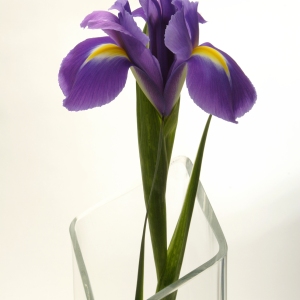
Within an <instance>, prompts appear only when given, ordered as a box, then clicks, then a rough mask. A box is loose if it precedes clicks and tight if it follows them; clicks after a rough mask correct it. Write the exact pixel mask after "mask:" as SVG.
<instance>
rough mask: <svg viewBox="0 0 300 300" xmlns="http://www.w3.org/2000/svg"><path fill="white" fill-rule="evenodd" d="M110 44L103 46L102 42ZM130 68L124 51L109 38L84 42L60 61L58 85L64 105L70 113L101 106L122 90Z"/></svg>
mask: <svg viewBox="0 0 300 300" xmlns="http://www.w3.org/2000/svg"><path fill="white" fill-rule="evenodd" d="M108 40H109V41H110V43H104V41H108ZM130 66H131V62H130V61H129V59H128V57H127V55H126V53H125V51H124V50H123V49H121V48H120V47H118V46H117V45H116V44H114V43H113V42H112V40H111V39H110V38H96V39H89V40H86V41H84V42H82V43H80V44H79V45H77V46H76V47H75V48H74V49H73V50H72V51H71V52H70V53H69V54H68V56H67V57H66V58H65V59H64V60H63V62H62V66H61V69H60V74H59V78H60V83H61V86H64V87H65V88H64V93H65V95H66V99H65V100H64V106H65V107H66V108H67V109H69V110H73V111H79V110H85V109H89V108H94V107H98V106H102V105H104V104H107V103H109V102H110V101H112V100H113V99H114V98H115V97H116V96H117V95H118V94H119V93H120V92H121V90H122V89H123V87H124V85H125V83H126V79H127V73H128V69H129V68H130Z"/></svg>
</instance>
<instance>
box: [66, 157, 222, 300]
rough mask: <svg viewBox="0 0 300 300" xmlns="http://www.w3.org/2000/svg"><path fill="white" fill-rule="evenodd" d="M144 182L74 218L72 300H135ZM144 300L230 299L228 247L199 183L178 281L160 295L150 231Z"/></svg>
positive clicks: (177, 187) (184, 173)
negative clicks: (171, 298)
mask: <svg viewBox="0 0 300 300" xmlns="http://www.w3.org/2000/svg"><path fill="white" fill-rule="evenodd" d="M192 167H193V165H192V163H191V161H190V160H189V159H188V158H186V157H178V158H176V159H175V160H174V161H173V162H172V164H171V166H170V170H169V176H168V188H167V195H166V198H167V218H168V238H169V240H170V239H171V236H172V233H173V231H174V228H175V226H176V222H177V219H178V216H179V213H180V210H181V206H182V203H183V199H184V196H185V191H186V187H187V184H188V181H189V177H190V174H191V171H192ZM145 212H146V211H145V205H144V198H143V188H142V184H141V185H139V186H137V187H136V188H134V189H133V190H131V191H129V192H127V193H125V194H124V195H122V196H120V197H118V198H116V199H114V200H110V201H106V202H102V203H99V204H98V205H96V206H95V207H92V208H91V209H89V210H88V211H86V212H85V213H83V214H81V215H80V216H78V217H77V218H75V219H74V220H73V222H72V223H71V225H70V234H71V239H72V243H73V248H74V256H73V257H74V264H73V272H74V300H103V299H105V300H115V299H118V300H127V299H129V300H133V299H134V298H135V288H136V280H137V270H138V260H139V251H140V243H141V238H142V231H143V222H144V218H145ZM145 251H146V252H145V278H144V280H145V281H144V282H145V284H144V299H148V300H158V299H164V297H166V296H167V295H169V294H171V293H172V292H174V291H177V297H176V299H177V300H194V299H199V300H226V286H227V283H226V274H227V244H226V240H225V237H224V235H223V232H222V229H221V227H220V225H219V222H218V220H217V218H216V216H215V213H214V211H213V209H212V207H211V205H210V202H209V200H208V198H207V196H206V193H205V191H204V189H203V187H202V184H201V183H200V182H199V186H198V191H197V201H196V202H195V208H194V212H193V217H192V221H191V227H190V231H189V236H188V241H187V247H186V251H185V256H184V260H183V265H182V269H181V273H180V278H179V280H177V281H176V282H174V283H172V284H171V285H169V286H167V287H166V288H164V289H163V290H161V291H160V292H158V293H155V288H156V273H155V266H154V260H153V256H152V247H151V241H150V236H149V232H147V235H146V250H145Z"/></svg>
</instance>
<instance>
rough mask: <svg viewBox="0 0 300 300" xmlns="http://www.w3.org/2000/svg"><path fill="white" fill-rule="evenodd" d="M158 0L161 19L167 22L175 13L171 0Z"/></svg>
mask: <svg viewBox="0 0 300 300" xmlns="http://www.w3.org/2000/svg"><path fill="white" fill-rule="evenodd" d="M158 1H159V2H160V6H161V10H162V17H163V20H165V21H166V22H168V21H169V20H170V18H171V16H172V15H173V14H174V13H175V7H174V5H173V4H172V1H171V0H158Z"/></svg>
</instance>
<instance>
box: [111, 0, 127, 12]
mask: <svg viewBox="0 0 300 300" xmlns="http://www.w3.org/2000/svg"><path fill="white" fill-rule="evenodd" d="M110 9H116V10H118V11H122V10H123V9H125V10H126V11H127V12H129V13H130V14H131V9H130V5H129V2H128V0H117V1H116V2H115V3H114V5H113V6H112V7H111V8H110Z"/></svg>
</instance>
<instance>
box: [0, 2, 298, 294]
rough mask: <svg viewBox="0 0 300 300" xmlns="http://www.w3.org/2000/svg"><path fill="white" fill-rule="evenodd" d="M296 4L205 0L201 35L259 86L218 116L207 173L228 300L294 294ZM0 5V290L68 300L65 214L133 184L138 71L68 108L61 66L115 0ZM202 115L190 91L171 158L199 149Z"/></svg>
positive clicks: (204, 171)
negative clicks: (229, 119)
mask: <svg viewBox="0 0 300 300" xmlns="http://www.w3.org/2000/svg"><path fill="white" fill-rule="evenodd" d="M296 2H297V1H296V0H294V1H293V0H287V1H284V2H283V1H276V0H275V1H269V0H252V1H246V0H245V1H241V0H239V1H238V0H226V1H223V0H200V4H199V11H200V12H201V14H202V15H203V17H204V18H205V19H206V20H207V21H208V23H207V24H205V25H203V26H201V29H200V31H201V32H200V42H201V43H202V42H206V41H209V42H211V43H212V44H213V45H215V46H217V47H218V48H220V49H222V50H224V51H225V52H227V53H228V54H230V55H231V56H232V57H233V58H234V59H235V60H236V61H237V62H238V63H239V65H240V66H241V67H242V68H243V70H244V71H245V73H246V74H247V75H248V76H249V77H250V79H251V80H252V82H253V83H254V85H255V87H256V89H257V93H258V100H257V103H256V105H255V106H254V108H253V110H252V111H251V112H250V113H248V114H246V115H245V116H244V117H243V118H242V119H240V121H239V124H238V125H234V124H230V123H226V122H225V121H222V120H219V119H217V118H213V120H212V123H211V128H210V131H209V136H208V140H207V147H206V152H205V156H204V164H203V169H202V174H201V179H202V181H203V184H204V187H205V189H206V191H207V194H208V196H209V198H210V200H211V203H212V205H213V207H214V210H215V212H216V214H217V216H218V219H219V221H220V223H221V226H222V228H223V230H224V233H225V236H226V238H227V242H228V245H229V271H228V298H229V300H241V299H242V300H269V299H270V300H271V299H272V300H279V299H287V300H297V299H300V285H299V269H300V255H299V253H300V201H299V198H300V184H299V177H300V158H299V157H300V155H299V153H300V143H299V130H300V118H299V107H300V105H299V100H300V96H299V82H300V81H299V80H300V75H299V67H300V63H299V52H300V42H299V29H300V26H299V21H298V20H297V18H299V9H298V8H297V7H296ZM0 3H1V4H0V5H1V6H0V46H1V47H0V49H1V52H0V53H1V55H0V60H1V61H0V176H1V177H0V191H1V199H0V299H1V300H20V299H23V300H29V299H30V300H40V299H43V300H48V299H49V300H50V299H51V300H53V299H56V300H60V299H63V300H71V299H73V291H72V289H73V288H72V248H71V242H70V238H69V233H68V226H69V224H70V222H71V220H72V219H73V218H74V217H75V216H76V215H78V214H79V213H81V212H82V211H84V210H85V209H87V208H88V207H90V206H92V205H94V204H95V203H97V202H98V201H99V200H101V199H105V198H107V197H112V196H113V195H118V194H120V193H122V192H123V191H124V190H127V189H128V188H129V187H131V186H133V185H134V184H135V183H136V182H137V181H139V177H140V171H139V157H138V150H137V139H136V127H135V126H136V125H135V93H134V91H135V85H134V80H133V78H132V75H129V78H128V82H127V85H126V87H125V89H124V91H123V92H122V93H121V94H120V96H119V97H118V98H117V99H116V100H115V101H113V102H112V103H111V104H109V105H107V106H105V107H102V108H98V109H94V110H90V111H86V112H80V113H71V112H68V111H67V110H66V109H64V108H63V107H62V99H63V94H62V93H61V91H60V89H59V86H58V83H57V73H58V69H59V65H60V62H61V60H62V58H63V57H64V56H65V55H66V54H67V53H68V51H69V50H70V49H71V48H72V47H74V46H75V45H76V44H77V43H78V42H80V41H82V40H84V39H85V38H87V37H90V36H92V35H99V34H100V32H95V31H94V32H92V31H89V30H83V29H81V28H80V27H79V24H80V22H81V21H82V19H83V18H84V17H85V16H86V15H87V14H88V13H90V12H91V11H93V10H100V9H102V10H104V9H105V10H106V9H107V8H109V7H110V6H111V5H112V4H113V3H112V1H109V0H105V1H103V0H101V1H100V0H97V1H96V0H85V1H83V0H81V1H80V0H51V1H50V0H40V1H37V0H27V1H22V0H11V1H6V0H1V1H0ZM131 6H132V8H136V7H137V6H138V3H137V1H134V2H131ZM205 120H206V114H205V113H203V112H202V111H201V110H200V109H199V108H198V107H197V106H196V105H195V104H194V103H193V102H192V101H191V100H190V98H189V96H188V94H187V92H186V91H185V90H184V91H183V92H182V101H181V113H180V120H179V124H178V134H177V138H176V141H175V148H174V156H176V155H179V154H184V155H187V156H189V157H191V158H192V159H193V158H194V156H195V152H196V149H197V145H198V142H199V139H200V136H201V133H202V130H203V124H204V122H205Z"/></svg>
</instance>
